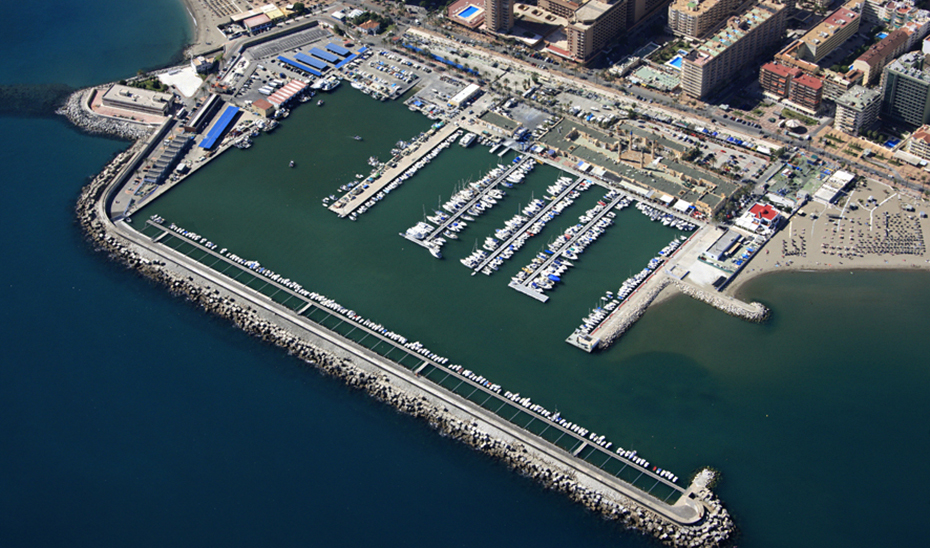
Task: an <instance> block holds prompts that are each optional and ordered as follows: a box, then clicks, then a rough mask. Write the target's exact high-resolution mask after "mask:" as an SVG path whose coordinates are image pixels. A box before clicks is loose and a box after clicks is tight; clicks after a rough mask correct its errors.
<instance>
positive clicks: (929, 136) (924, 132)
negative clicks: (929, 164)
mask: <svg viewBox="0 0 930 548" xmlns="http://www.w3.org/2000/svg"><path fill="white" fill-rule="evenodd" d="M911 139H916V140H918V141H923V142H924V143H926V144H928V145H930V126H920V128H918V129H917V131H915V132H914V133H913V135H911Z"/></svg>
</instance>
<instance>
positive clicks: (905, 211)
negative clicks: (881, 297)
mask: <svg viewBox="0 0 930 548" xmlns="http://www.w3.org/2000/svg"><path fill="white" fill-rule="evenodd" d="M870 198H871V199H870ZM801 212H803V215H801V214H797V215H795V216H794V217H792V218H791V219H790V220H789V221H788V224H787V225H786V226H784V227H782V229H781V230H780V231H779V232H778V233H777V234H775V236H774V237H773V238H772V239H771V240H769V241H768V243H767V244H766V245H765V246H764V247H762V248H761V249H760V250H759V251H758V252H757V253H756V256H755V257H753V259H752V260H751V261H750V262H749V263H748V264H747V265H746V267H745V268H744V270H743V272H741V273H740V274H739V276H738V277H737V278H736V279H735V280H734V281H733V282H732V283H731V284H730V286H729V287H728V288H727V289H726V290H725V293H727V294H729V295H737V294H738V293H739V290H740V288H741V287H742V285H743V284H745V283H746V282H748V281H749V280H752V279H753V278H755V277H757V276H761V275H764V274H769V273H772V272H784V271H786V270H795V271H798V270H805V271H812V270H852V269H857V270H869V269H873V270H877V269H894V270H911V269H930V255H928V253H927V247H926V244H925V242H927V240H928V237H930V219H927V218H921V213H922V212H925V213H928V214H930V202H928V201H926V200H923V199H918V198H915V197H913V196H911V195H907V194H903V193H901V192H899V191H898V190H896V189H895V188H892V187H890V186H888V185H885V184H883V183H878V182H876V181H874V180H860V181H859V182H858V183H857V185H856V188H855V190H853V191H851V192H850V193H849V195H848V197H844V198H842V199H841V200H840V201H839V203H838V204H834V205H829V206H826V205H823V204H820V203H817V202H810V203H808V204H807V205H805V206H804V207H803V208H801Z"/></svg>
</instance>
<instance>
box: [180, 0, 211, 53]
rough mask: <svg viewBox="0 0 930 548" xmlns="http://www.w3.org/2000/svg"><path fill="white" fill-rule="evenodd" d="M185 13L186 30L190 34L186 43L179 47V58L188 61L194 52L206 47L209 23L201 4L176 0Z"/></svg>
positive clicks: (191, 0) (186, 0)
mask: <svg viewBox="0 0 930 548" xmlns="http://www.w3.org/2000/svg"><path fill="white" fill-rule="evenodd" d="M177 1H178V2H180V4H181V6H182V7H183V8H184V11H185V12H187V17H186V20H187V28H188V31H189V32H190V38H189V39H188V43H186V44H184V45H183V46H182V47H181V51H180V53H181V56H182V57H183V58H184V59H189V58H190V57H191V55H192V54H193V52H194V51H197V50H199V49H200V48H202V47H206V46H207V41H208V38H209V35H210V28H211V26H212V25H211V21H210V17H209V16H208V14H207V13H206V11H205V10H204V8H203V6H202V4H199V3H198V2H196V0H177Z"/></svg>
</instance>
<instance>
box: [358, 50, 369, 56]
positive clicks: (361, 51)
mask: <svg viewBox="0 0 930 548" xmlns="http://www.w3.org/2000/svg"><path fill="white" fill-rule="evenodd" d="M366 51H368V48H362V49H360V50H358V54H359V55H361V54H363V53H365V52H366Z"/></svg>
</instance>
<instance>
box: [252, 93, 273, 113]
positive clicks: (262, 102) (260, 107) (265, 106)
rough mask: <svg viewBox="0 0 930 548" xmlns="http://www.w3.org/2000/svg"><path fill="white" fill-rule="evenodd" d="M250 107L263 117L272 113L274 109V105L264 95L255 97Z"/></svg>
mask: <svg viewBox="0 0 930 548" xmlns="http://www.w3.org/2000/svg"><path fill="white" fill-rule="evenodd" d="M252 108H253V109H255V111H256V112H258V113H259V114H261V115H262V116H264V117H265V118H267V117H269V116H271V115H272V114H274V111H275V108H274V105H272V104H271V102H269V101H268V100H267V99H265V98H264V97H262V98H260V99H256V100H255V102H253V103H252Z"/></svg>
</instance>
